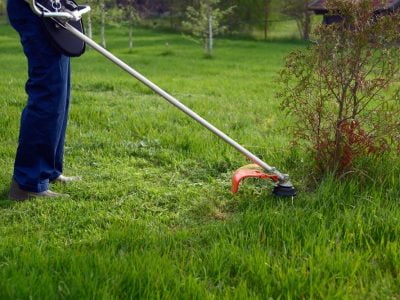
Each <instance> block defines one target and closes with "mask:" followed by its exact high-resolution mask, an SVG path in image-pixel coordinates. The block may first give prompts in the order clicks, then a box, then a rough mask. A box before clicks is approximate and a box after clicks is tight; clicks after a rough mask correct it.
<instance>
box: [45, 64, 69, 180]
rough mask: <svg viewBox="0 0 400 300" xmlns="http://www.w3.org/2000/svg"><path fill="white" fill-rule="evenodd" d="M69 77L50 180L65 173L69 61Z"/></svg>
mask: <svg viewBox="0 0 400 300" xmlns="http://www.w3.org/2000/svg"><path fill="white" fill-rule="evenodd" d="M67 68H68V79H67V84H66V89H67V91H66V99H65V110H64V119H63V122H62V126H61V128H60V131H61V132H60V135H59V137H60V138H59V141H58V144H57V148H56V155H55V164H54V170H53V172H52V174H51V176H50V178H49V179H50V181H55V180H56V179H57V178H59V177H60V176H61V175H62V173H63V163H64V143H65V132H66V130H67V125H68V114H69V103H70V82H71V64H70V62H68V67H67ZM74 179H75V177H71V181H73V180H74Z"/></svg>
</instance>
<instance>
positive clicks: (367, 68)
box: [279, 0, 400, 175]
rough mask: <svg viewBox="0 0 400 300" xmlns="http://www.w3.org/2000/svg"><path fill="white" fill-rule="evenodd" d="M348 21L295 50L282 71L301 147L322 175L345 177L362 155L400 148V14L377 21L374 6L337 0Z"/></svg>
mask: <svg viewBox="0 0 400 300" xmlns="http://www.w3.org/2000/svg"><path fill="white" fill-rule="evenodd" d="M329 5H331V7H334V8H335V10H334V11H335V13H337V12H340V15H341V17H342V21H340V22H338V23H335V24H331V25H321V26H319V27H318V28H317V30H316V31H315V33H314V34H315V37H316V43H314V44H312V45H311V46H310V47H309V48H308V49H307V50H303V51H296V52H293V53H291V54H290V55H289V56H288V57H287V59H286V65H285V68H284V69H283V70H282V72H281V74H280V75H281V82H282V91H281V93H280V94H279V96H280V97H281V99H283V103H282V107H283V109H284V110H286V111H287V112H288V113H289V114H291V115H292V116H293V117H294V119H295V120H296V123H295V126H294V133H295V140H296V142H297V143H296V144H300V145H305V147H306V148H307V150H311V153H312V157H313V159H314V162H315V166H316V168H317V170H318V171H319V172H321V173H326V172H335V173H336V174H337V175H342V174H344V173H346V172H348V171H350V170H351V169H352V168H353V167H354V163H355V161H356V159H357V158H360V157H364V156H374V155H380V154H382V153H386V152H390V151H393V150H397V151H400V145H399V137H400V85H399V83H400V16H399V14H398V13H395V12H392V13H391V14H388V15H381V16H378V17H377V16H376V15H374V13H373V10H372V7H371V1H354V2H353V1H346V0H331V1H330V2H329Z"/></svg>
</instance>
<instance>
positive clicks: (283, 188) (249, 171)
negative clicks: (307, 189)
mask: <svg viewBox="0 0 400 300" xmlns="http://www.w3.org/2000/svg"><path fill="white" fill-rule="evenodd" d="M246 178H259V179H268V180H272V181H273V182H274V183H275V184H276V185H275V187H274V190H273V192H272V193H273V194H274V195H275V196H277V197H294V196H296V194H297V190H296V189H295V188H294V186H293V184H292V183H291V182H290V181H289V180H288V181H285V182H282V181H280V180H279V177H278V175H276V174H266V173H264V172H263V169H262V168H261V167H260V166H258V165H255V164H252V165H247V166H244V167H241V168H240V169H238V170H236V172H235V173H234V174H233V177H232V189H231V190H232V193H234V194H235V193H237V192H238V191H239V185H240V183H241V182H242V181H243V180H244V179H246Z"/></svg>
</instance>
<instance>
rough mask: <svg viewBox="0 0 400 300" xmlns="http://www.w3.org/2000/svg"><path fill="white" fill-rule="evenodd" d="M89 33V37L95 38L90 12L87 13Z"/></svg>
mask: <svg viewBox="0 0 400 300" xmlns="http://www.w3.org/2000/svg"><path fill="white" fill-rule="evenodd" d="M87 33H88V36H89V38H93V32H92V15H91V13H90V12H89V13H88V15H87Z"/></svg>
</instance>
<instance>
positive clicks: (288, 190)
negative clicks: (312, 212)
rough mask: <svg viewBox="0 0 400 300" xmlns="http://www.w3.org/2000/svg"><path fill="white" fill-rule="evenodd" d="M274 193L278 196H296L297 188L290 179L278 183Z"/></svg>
mask: <svg viewBox="0 0 400 300" xmlns="http://www.w3.org/2000/svg"><path fill="white" fill-rule="evenodd" d="M272 193H273V194H274V195H275V196H277V197H294V196H296V195H297V190H296V189H295V187H294V186H293V184H292V183H291V182H290V181H286V182H283V183H278V184H277V185H276V186H275V187H274V190H273V191H272Z"/></svg>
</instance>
